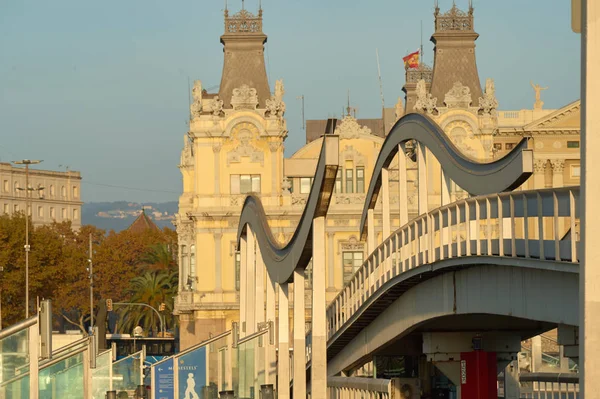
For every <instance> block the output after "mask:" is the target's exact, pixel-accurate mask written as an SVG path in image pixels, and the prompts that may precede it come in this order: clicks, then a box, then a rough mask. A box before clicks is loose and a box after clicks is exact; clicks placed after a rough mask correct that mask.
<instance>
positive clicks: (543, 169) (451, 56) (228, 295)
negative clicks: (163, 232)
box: [175, 6, 580, 348]
mask: <svg viewBox="0 0 600 399" xmlns="http://www.w3.org/2000/svg"><path fill="white" fill-rule="evenodd" d="M434 16H435V33H434V34H433V36H432V38H431V40H432V41H433V42H434V43H435V58H434V65H433V68H431V67H428V66H426V65H420V66H419V67H418V68H415V69H408V70H406V71H405V72H406V84H405V86H404V88H403V91H404V93H405V101H404V102H403V101H402V100H401V99H399V101H398V104H397V105H396V107H395V108H393V109H385V110H383V112H382V117H381V118H379V119H368V120H361V119H356V118H355V117H354V116H352V115H350V114H351V112H350V111H351V110H350V107H349V109H348V113H347V115H346V116H345V117H344V118H343V119H342V120H341V121H338V122H337V126H336V128H335V134H337V135H339V138H340V145H339V148H340V168H339V172H338V176H337V180H336V189H335V194H334V198H333V200H332V203H331V207H330V209H329V213H328V216H327V222H326V237H327V242H326V245H325V248H326V258H327V267H326V270H327V275H326V278H327V280H326V285H327V300H328V301H329V300H331V299H333V298H334V297H335V295H336V294H337V292H338V291H339V290H340V289H341V288H342V287H343V285H344V283H345V281H347V280H348V279H349V278H350V276H352V274H353V273H354V270H355V269H356V268H358V267H359V266H360V265H361V264H362V262H363V259H365V257H366V255H367V253H366V251H367V248H366V243H364V242H361V241H360V236H359V232H358V228H359V227H358V226H359V222H360V215H361V213H362V209H363V204H364V201H365V191H366V190H367V188H368V186H369V183H370V177H371V173H372V169H373V165H374V163H375V161H376V159H377V156H378V153H379V151H380V148H381V145H382V143H383V141H384V139H385V135H386V133H387V132H388V131H389V129H390V128H391V127H392V126H393V124H394V122H395V121H396V120H397V119H398V118H400V117H401V116H402V115H404V114H405V113H409V112H422V113H425V114H427V115H428V116H430V117H431V118H433V119H434V120H435V121H436V122H437V123H438V124H439V125H440V126H441V127H442V128H443V129H444V131H445V132H446V133H447V134H448V135H449V137H450V138H451V140H452V141H453V142H454V143H455V144H456V146H457V147H458V148H459V149H460V150H461V151H462V152H463V153H464V154H465V155H466V156H468V157H470V158H473V159H476V160H480V161H482V162H489V161H492V160H494V159H497V158H498V157H501V156H503V155H504V154H506V153H507V152H508V151H510V150H511V149H512V148H513V147H514V145H515V144H516V143H517V142H519V140H520V139H522V138H524V137H527V138H530V140H529V146H530V148H533V149H534V157H535V162H536V168H535V173H534V176H533V177H532V178H531V179H529V181H528V182H526V183H525V184H524V187H523V188H534V187H535V188H541V187H556V186H562V185H576V184H579V170H580V166H579V150H578V148H579V102H575V103H573V104H569V105H567V106H565V107H564V108H561V109H558V110H546V109H543V103H542V101H541V98H540V96H541V90H542V89H543V88H542V87H540V86H537V85H533V84H532V86H533V88H524V90H532V91H531V93H532V94H536V96H537V97H536V99H535V103H534V106H533V108H532V109H527V110H518V111H510V110H507V111H503V110H500V109H499V103H498V100H497V99H496V96H495V88H494V82H493V80H491V79H487V80H486V82H485V85H484V86H483V87H484V88H483V90H482V86H481V82H480V79H479V75H478V71H477V65H476V57H475V40H476V39H477V37H478V35H477V33H475V31H474V16H473V9H472V8H471V9H469V10H468V11H467V12H463V11H461V10H459V9H458V8H456V6H454V7H453V8H452V9H450V10H449V11H448V12H446V13H441V12H440V10H439V9H436V11H435V15H434ZM262 28H263V19H262V10H259V12H258V14H257V15H253V14H251V13H250V12H248V11H246V10H242V11H241V12H239V13H237V14H235V15H230V14H229V13H228V11H226V12H225V33H224V34H223V35H222V36H221V42H222V43H223V45H224V64H223V73H222V80H221V85H220V89H219V92H218V93H208V92H207V91H206V90H203V89H202V85H201V83H200V81H196V82H195V84H194V89H193V93H192V94H193V103H192V104H191V108H190V129H189V132H188V133H187V134H186V135H184V142H183V151H182V154H181V162H180V165H179V168H180V170H181V173H182V176H183V193H182V195H181V197H180V201H179V214H178V215H177V220H176V224H177V232H178V235H179V254H180V255H179V268H180V270H179V272H180V286H179V294H178V296H177V298H176V303H175V313H176V314H177V315H178V316H179V318H180V322H181V336H180V338H181V345H182V348H185V347H187V346H189V345H191V344H193V343H196V342H198V341H200V340H202V339H205V338H206V337H208V335H209V334H210V333H212V334H217V333H220V332H222V331H224V330H226V329H228V328H229V327H230V325H231V322H232V321H237V320H238V319H239V316H238V313H239V311H238V303H239V285H240V276H239V254H237V253H236V251H235V240H236V234H237V227H238V226H237V222H238V219H239V215H240V211H241V209H242V204H243V201H244V198H245V196H246V195H247V194H249V193H253V194H256V195H258V196H260V198H261V201H262V203H263V205H264V207H265V211H266V214H267V215H268V217H269V223H270V227H271V229H272V231H273V234H274V235H275V237H276V238H277V239H278V240H279V241H280V242H281V243H285V242H286V241H287V240H288V239H289V238H290V237H291V236H292V234H293V232H294V230H295V228H296V226H297V223H298V220H299V218H300V216H301V214H302V211H303V209H304V204H305V202H306V199H307V197H308V193H309V192H310V189H311V183H312V176H313V174H314V171H315V167H316V162H317V158H318V155H319V151H320V148H321V144H322V135H323V134H324V133H325V128H326V125H327V121H324V120H323V121H308V123H307V132H306V142H307V144H306V145H305V146H304V147H302V148H301V149H299V150H298V151H297V152H296V153H295V154H294V155H292V156H291V157H290V158H284V141H285V138H286V137H287V134H288V130H287V126H286V121H285V118H284V113H285V102H284V94H285V90H284V85H283V81H281V80H279V81H277V82H276V84H275V87H274V91H273V93H272V92H271V88H270V87H269V83H268V80H267V75H266V69H265V63H264V55H263V51H264V47H263V46H264V43H265V42H266V40H267V36H266V35H265V34H264V33H263V29H262ZM533 98H534V97H533V95H532V99H533ZM323 113H325V111H324V112H323ZM397 164H398V163H397V160H394V161H393V162H392V167H391V172H390V191H391V192H392V193H393V192H396V193H397V192H398V189H397V187H398V184H397V179H398V175H397V170H396V171H395V172H394V167H396V169H397ZM395 165H396V166H395ZM408 167H409V168H410V171H409V175H408V176H409V191H412V192H413V195H412V196H410V195H409V197H410V198H409V205H408V206H409V213H410V214H411V215H412V216H414V215H416V212H417V203H416V196H417V187H418V181H417V178H416V164H411V163H410V162H409V163H408ZM428 182H429V187H428V190H429V193H430V195H431V200H432V201H430V203H432V204H433V205H432V206H435V202H434V201H433V200H434V199H436V200H437V201H439V198H440V187H441V178H440V171H439V165H437V166H436V165H435V163H434V165H433V166H432V167H431V170H430V171H429V178H428ZM451 195H452V199H453V200H456V199H460V198H463V197H464V196H465V195H466V194H465V193H464V192H463V191H462V190H461V189H460V187H454V188H453V191H452V193H451ZM390 206H391V212H392V215H395V216H393V217H392V219H393V220H392V221H391V227H392V229H396V228H398V227H400V226H399V218H398V217H397V215H398V210H399V203H398V198H397V197H392V198H391V204H390ZM375 220H376V225H375V231H376V232H377V231H378V232H379V240H380V241H381V239H382V237H381V234H382V221H381V205H379V206H378V207H376V209H375ZM310 269H311V268H310V267H309V268H308V269H307V271H306V274H307V279H306V286H307V288H310V284H311V278H310V273H311V270H310ZM290 297H293V296H292V295H290ZM306 299H307V300H306V303H307V306H310V296H308V295H307V297H306Z"/></svg>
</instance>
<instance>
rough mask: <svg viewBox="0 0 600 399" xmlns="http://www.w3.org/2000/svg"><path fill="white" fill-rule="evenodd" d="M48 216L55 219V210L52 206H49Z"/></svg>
mask: <svg viewBox="0 0 600 399" xmlns="http://www.w3.org/2000/svg"><path fill="white" fill-rule="evenodd" d="M50 218H52V219H56V212H55V211H54V208H50Z"/></svg>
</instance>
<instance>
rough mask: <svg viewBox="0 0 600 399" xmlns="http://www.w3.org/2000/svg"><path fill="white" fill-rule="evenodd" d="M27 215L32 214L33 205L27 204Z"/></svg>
mask: <svg viewBox="0 0 600 399" xmlns="http://www.w3.org/2000/svg"><path fill="white" fill-rule="evenodd" d="M27 215H28V216H31V205H28V206H27Z"/></svg>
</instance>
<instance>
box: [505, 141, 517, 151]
mask: <svg viewBox="0 0 600 399" xmlns="http://www.w3.org/2000/svg"><path fill="white" fill-rule="evenodd" d="M504 148H505V149H507V150H512V149H513V148H515V143H506V144H505V145H504Z"/></svg>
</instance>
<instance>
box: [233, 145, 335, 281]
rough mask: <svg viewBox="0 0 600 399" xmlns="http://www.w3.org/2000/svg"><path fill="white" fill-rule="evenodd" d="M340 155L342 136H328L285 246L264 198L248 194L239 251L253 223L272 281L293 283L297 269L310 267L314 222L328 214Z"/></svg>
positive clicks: (239, 235) (244, 208) (238, 237)
mask: <svg viewBox="0 0 600 399" xmlns="http://www.w3.org/2000/svg"><path fill="white" fill-rule="evenodd" d="M338 158H339V139H338V137H337V136H334V135H325V136H324V138H323V146H322V147H321V154H320V156H319V161H318V163H317V171H316V172H315V177H314V181H313V184H312V187H311V190H310V194H309V197H308V199H307V201H306V206H305V207H304V211H303V212H302V216H301V217H300V222H299V223H298V227H297V228H296V231H295V232H294V235H293V236H292V238H291V240H290V241H289V242H288V244H287V245H285V246H282V245H280V244H279V243H278V242H277V240H276V239H275V237H273V233H272V232H271V228H270V227H269V224H268V222H267V215H266V214H265V210H264V208H263V206H262V203H261V201H260V199H259V198H258V197H256V196H254V195H249V196H248V197H246V200H245V201H244V207H243V208H242V213H241V215H240V222H239V227H238V234H237V248H238V250H239V247H240V239H241V238H242V236H245V235H246V234H247V227H248V226H250V228H251V229H252V231H253V232H254V234H255V235H256V241H257V244H258V245H259V247H260V252H261V255H262V257H263V261H264V263H265V266H266V268H267V272H268V273H269V276H270V277H271V280H272V281H274V282H277V283H279V284H282V283H286V282H292V279H293V273H294V270H295V269H297V268H302V269H305V268H306V266H308V263H309V262H310V259H311V258H312V222H313V219H314V218H317V217H321V216H325V215H326V214H327V210H328V209H329V203H330V201H331V195H332V193H333V188H334V186H335V177H336V174H337V169H338Z"/></svg>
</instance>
